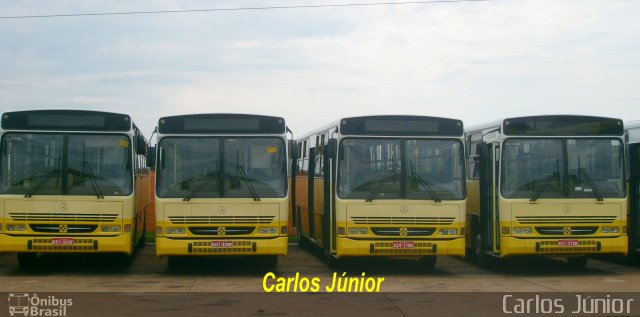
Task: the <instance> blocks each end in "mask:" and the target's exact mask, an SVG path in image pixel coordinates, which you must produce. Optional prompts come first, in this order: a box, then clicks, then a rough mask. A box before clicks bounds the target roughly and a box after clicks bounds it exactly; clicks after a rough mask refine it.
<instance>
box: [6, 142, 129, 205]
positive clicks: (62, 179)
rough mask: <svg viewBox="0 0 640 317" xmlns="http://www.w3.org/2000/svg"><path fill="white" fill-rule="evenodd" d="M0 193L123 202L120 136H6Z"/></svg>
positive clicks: (124, 151)
mask: <svg viewBox="0 0 640 317" xmlns="http://www.w3.org/2000/svg"><path fill="white" fill-rule="evenodd" d="M0 156H1V160H2V162H1V166H0V177H1V178H2V183H1V184H0V193H2V194H23V195H29V196H31V195H85V196H89V195H96V196H102V195H104V196H125V195H130V194H131V192H132V177H133V176H132V168H131V146H130V141H129V138H128V137H127V136H126V135H115V134H54V133H14V132H10V133H6V134H5V135H3V137H2V146H1V150H0Z"/></svg>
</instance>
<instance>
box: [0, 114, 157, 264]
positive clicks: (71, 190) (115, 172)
mask: <svg viewBox="0 0 640 317" xmlns="http://www.w3.org/2000/svg"><path fill="white" fill-rule="evenodd" d="M0 137H1V140H0V142H1V143H0V215H1V216H2V218H0V220H1V221H2V222H1V223H0V252H16V253H17V254H18V263H19V265H20V266H21V267H31V266H33V265H34V264H35V263H36V256H37V253H77V252H87V253H95V252H110V253H118V254H120V255H121V260H122V262H121V264H124V265H128V264H129V261H130V256H131V254H132V252H133V251H134V246H135V245H136V244H137V245H138V246H141V245H142V244H143V243H144V236H145V221H146V213H145V211H146V210H147V208H148V207H149V195H150V193H149V178H148V173H147V172H148V170H147V167H146V162H145V158H146V148H147V144H146V141H145V138H144V137H143V135H142V133H140V131H139V130H138V128H137V127H136V126H135V125H134V124H133V122H132V121H131V118H130V117H129V116H128V115H124V114H117V113H108V112H97V111H79V110H34V111H17V112H6V113H4V114H3V115H2V130H0Z"/></svg>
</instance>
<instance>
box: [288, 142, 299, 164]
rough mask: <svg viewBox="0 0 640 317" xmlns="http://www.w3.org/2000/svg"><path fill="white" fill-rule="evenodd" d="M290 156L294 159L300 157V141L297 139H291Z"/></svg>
mask: <svg viewBox="0 0 640 317" xmlns="http://www.w3.org/2000/svg"><path fill="white" fill-rule="evenodd" d="M289 158H290V159H292V160H296V159H298V142H296V141H295V140H289Z"/></svg>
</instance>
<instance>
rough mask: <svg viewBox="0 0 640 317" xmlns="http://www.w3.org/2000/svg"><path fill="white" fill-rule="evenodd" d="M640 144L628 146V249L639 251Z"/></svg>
mask: <svg viewBox="0 0 640 317" xmlns="http://www.w3.org/2000/svg"><path fill="white" fill-rule="evenodd" d="M639 214H640V144H630V145H629V215H628V219H629V224H628V228H629V249H630V250H636V251H638V250H640V215H639Z"/></svg>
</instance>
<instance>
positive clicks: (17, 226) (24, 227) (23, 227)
mask: <svg viewBox="0 0 640 317" xmlns="http://www.w3.org/2000/svg"><path fill="white" fill-rule="evenodd" d="M16 230H17V231H27V226H25V225H16Z"/></svg>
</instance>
